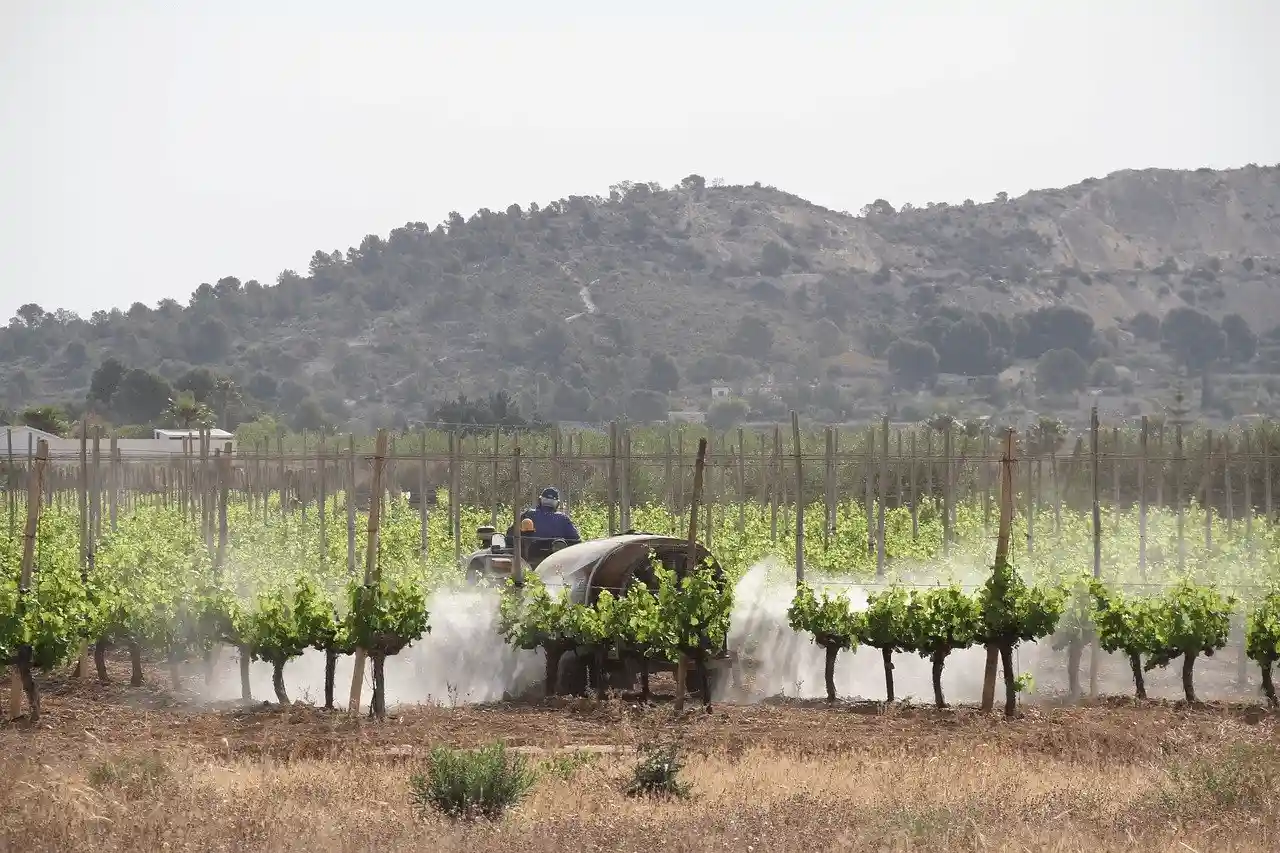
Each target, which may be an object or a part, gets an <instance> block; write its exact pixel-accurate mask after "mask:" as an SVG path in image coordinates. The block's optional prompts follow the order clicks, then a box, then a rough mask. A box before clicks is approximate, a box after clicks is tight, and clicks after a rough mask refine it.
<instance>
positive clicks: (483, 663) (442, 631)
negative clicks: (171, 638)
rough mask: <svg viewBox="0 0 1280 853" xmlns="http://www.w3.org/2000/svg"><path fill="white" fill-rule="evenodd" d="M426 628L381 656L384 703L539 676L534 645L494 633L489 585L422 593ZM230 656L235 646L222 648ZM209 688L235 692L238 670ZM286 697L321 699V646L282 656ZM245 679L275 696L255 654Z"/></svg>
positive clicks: (348, 668) (341, 693) (478, 691)
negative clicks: (517, 644)
mask: <svg viewBox="0 0 1280 853" xmlns="http://www.w3.org/2000/svg"><path fill="white" fill-rule="evenodd" d="M427 609H428V611H429V612H430V613H431V633H429V634H427V635H426V636H425V637H423V638H422V639H420V640H418V641H417V642H416V643H414V644H413V645H412V646H410V647H409V648H407V649H405V650H404V651H402V652H401V653H400V654H398V655H395V656H393V657H390V658H387V664H386V677H387V705H388V706H391V705H446V706H453V705H473V704H479V703H483V702H496V701H500V700H502V698H503V696H504V694H506V695H518V694H520V693H523V692H525V691H527V690H529V689H530V688H531V687H533V686H534V685H535V684H537V683H538V682H539V681H541V679H542V676H543V664H542V660H543V656H542V652H541V651H532V652H531V651H523V650H520V649H516V648H513V647H511V646H509V645H507V643H506V642H505V641H504V640H503V639H502V636H501V635H500V634H499V633H498V593H497V592H496V591H494V590H484V589H465V590H440V591H439V592H437V593H435V594H434V595H432V596H431V598H430V599H429V600H428V606H427ZM223 655H224V657H231V658H234V657H235V655H236V652H235V650H234V649H229V650H224V652H223ZM354 666H355V663H354V659H353V658H352V657H351V656H349V655H348V656H343V657H340V658H338V665H337V670H336V674H335V677H334V704H335V705H338V706H340V707H344V706H345V705H346V704H347V699H348V693H349V691H350V689H351V674H352V668H353V667H354ZM222 673H223V674H222V677H220V678H218V679H217V680H216V681H215V682H214V683H213V684H212V685H211V686H210V690H209V696H208V698H209V699H211V700H213V701H229V700H234V699H238V698H239V697H240V682H239V676H238V675H236V673H235V671H234V667H233V668H231V669H226V668H224V669H223V670H222ZM284 680H285V684H286V685H287V687H288V691H289V698H290V699H293V700H301V701H304V702H308V703H313V704H316V705H319V704H323V701H324V653H323V652H319V651H316V650H315V649H308V650H307V651H306V652H305V653H304V654H303V655H302V656H301V657H298V658H295V659H293V660H291V661H289V662H288V663H287V664H285V668H284ZM249 684H250V687H251V689H252V691H253V696H254V698H255V699H259V700H261V699H271V700H274V697H275V694H274V692H273V691H272V688H271V666H270V665H269V664H266V663H262V662H260V661H254V662H253V663H252V664H250V667H249ZM361 695H362V699H361V701H362V702H364V703H367V702H368V701H369V698H370V697H371V696H372V695H373V671H372V667H369V666H366V667H365V685H364V688H363V691H362V694H361Z"/></svg>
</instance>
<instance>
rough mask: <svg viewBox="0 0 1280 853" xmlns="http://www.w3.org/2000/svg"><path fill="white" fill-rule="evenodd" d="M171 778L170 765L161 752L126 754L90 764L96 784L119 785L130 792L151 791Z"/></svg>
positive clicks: (109, 786) (106, 786)
mask: <svg viewBox="0 0 1280 853" xmlns="http://www.w3.org/2000/svg"><path fill="white" fill-rule="evenodd" d="M168 778H169V767H168V765H166V764H165V762H164V759H162V758H161V757H160V756H158V755H142V756H135V755H123V756H118V757H116V758H111V759H108V760H106V761H100V762H98V763H97V764H94V765H93V766H92V767H91V768H89V774H88V781H89V784H90V785H91V786H92V787H94V788H99V789H101V788H116V789H118V790H120V791H123V792H124V793H125V794H127V795H129V796H135V797H140V796H144V795H147V794H150V793H151V792H152V791H154V790H155V789H156V788H158V787H159V786H160V785H161V784H162V783H163V782H164V781H165V780H167V779H168Z"/></svg>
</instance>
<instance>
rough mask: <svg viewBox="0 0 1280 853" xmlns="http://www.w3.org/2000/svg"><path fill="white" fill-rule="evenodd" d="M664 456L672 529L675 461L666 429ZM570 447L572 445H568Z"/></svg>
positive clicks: (674, 516) (668, 512)
mask: <svg viewBox="0 0 1280 853" xmlns="http://www.w3.org/2000/svg"><path fill="white" fill-rule="evenodd" d="M664 439H665V448H664V449H665V451H666V455H665V456H664V457H663V459H662V483H663V486H664V487H665V488H664V489H663V492H664V495H665V497H666V501H667V515H668V516H669V518H670V521H669V522H668V523H669V524H670V525H671V526H672V528H674V527H675V520H676V514H677V513H676V485H675V479H674V478H675V468H674V463H675V460H674V459H673V458H672V449H671V428H670V427H667V429H666V430H665V432H664ZM570 447H572V445H570Z"/></svg>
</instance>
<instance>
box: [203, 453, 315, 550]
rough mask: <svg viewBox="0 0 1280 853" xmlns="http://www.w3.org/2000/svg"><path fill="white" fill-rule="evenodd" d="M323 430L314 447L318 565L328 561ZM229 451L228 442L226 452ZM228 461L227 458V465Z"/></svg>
mask: <svg viewBox="0 0 1280 853" xmlns="http://www.w3.org/2000/svg"><path fill="white" fill-rule="evenodd" d="M325 439H326V436H325V433H324V432H321V433H320V444H319V446H318V447H317V449H316V476H317V477H319V480H320V482H319V484H318V485H319V487H320V501H319V507H318V509H319V513H318V515H317V519H318V520H319V522H320V565H322V566H323V565H327V564H328V562H329V527H328V524H329V477H328V474H329V448H328V444H327V442H326V440H325ZM230 452H231V445H230V443H228V444H227V453H228V454H229V453H230ZM229 465H230V461H229V460H228V466H229Z"/></svg>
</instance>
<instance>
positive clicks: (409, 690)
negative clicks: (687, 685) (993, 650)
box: [204, 559, 1222, 707]
mask: <svg viewBox="0 0 1280 853" xmlns="http://www.w3.org/2000/svg"><path fill="white" fill-rule="evenodd" d="M985 572H986V569H985V567H983V566H978V565H967V564H964V563H963V562H962V560H957V561H953V562H952V563H951V564H948V565H946V566H939V565H937V564H929V565H921V566H919V567H916V569H915V571H907V572H903V573H901V579H902V580H903V581H904V582H906V583H908V584H916V585H920V586H926V585H932V584H933V583H936V582H937V579H938V578H939V577H943V576H946V577H949V578H954V579H956V580H957V581H958V582H959V583H960V584H961V585H963V586H967V587H969V588H971V589H972V588H973V587H976V586H977V585H979V584H980V583H981V582H982V580H983V577H984V575H985ZM808 580H809V582H810V584H812V585H813V586H814V588H815V589H817V590H819V591H820V592H821V590H823V588H824V587H825V588H826V589H827V590H829V591H830V592H831V593H833V594H834V593H836V592H840V591H843V592H844V593H845V594H846V595H847V596H848V598H849V601H850V604H851V605H852V607H853V608H854V609H861V608H864V607H865V606H866V601H867V594H868V592H869V590H868V589H867V588H865V587H861V586H858V585H856V584H850V583H849V582H848V581H846V580H842V579H839V578H824V577H821V576H817V575H811V576H810V577H809V578H808ZM794 595H795V579H794V575H793V574H792V569H791V568H790V567H789V566H785V565H783V564H782V563H781V562H779V561H777V560H775V559H769V560H765V561H762V562H759V563H756V564H755V565H753V566H752V567H751V568H750V569H749V570H748V571H747V572H746V574H745V575H744V576H743V577H742V579H741V580H740V581H739V582H738V584H737V586H736V587H735V591H734V607H733V612H732V616H731V619H730V630H729V647H730V649H731V650H732V651H734V652H736V653H737V654H738V655H739V657H740V658H742V659H743V660H746V661H750V672H749V674H748V677H747V678H746V679H745V681H744V683H743V685H742V686H741V687H740V688H738V689H734V688H733V687H732V686H731V684H730V680H729V679H727V678H725V679H722V680H721V681H720V682H719V684H720V686H719V687H718V688H717V690H718V695H716V696H714V697H713V698H714V699H715V700H716V701H719V702H732V703H743V704H746V703H751V702H758V701H761V700H764V699H767V698H771V697H778V696H784V697H789V698H797V699H817V698H822V697H825V696H826V683H825V681H824V678H823V667H824V663H825V660H824V654H823V650H822V648H821V647H819V646H817V645H816V644H815V643H814V642H813V640H812V637H810V636H809V635H808V634H807V633H798V632H796V631H793V630H792V629H791V627H790V625H788V624H787V621H788V620H787V609H788V607H790V605H791V600H792V598H793V596H794ZM498 601H499V593H498V592H496V591H494V590H485V589H462V590H440V591H438V592H437V593H435V594H434V595H433V596H432V597H431V598H430V600H429V606H428V609H429V611H430V613H431V633H429V634H428V635H427V636H425V637H423V638H422V639H420V640H419V641H417V642H415V643H414V644H413V645H412V646H411V647H409V648H407V649H405V650H404V651H402V652H401V653H400V654H398V655H395V656H394V657H391V658H388V660H387V664H386V675H387V704H388V706H391V705H409V704H432V705H445V706H453V705H472V704H479V703H485V702H497V701H501V700H502V699H503V698H504V697H512V696H520V695H525V694H528V693H529V692H531V691H533V692H537V691H538V690H540V685H541V681H542V678H543V672H544V669H543V660H544V658H543V653H542V652H541V650H536V651H523V650H519V649H515V648H512V647H511V646H509V645H507V644H506V642H505V641H504V640H503V639H502V637H501V635H500V634H499V633H498ZM1014 654H1015V669H1016V671H1017V672H1018V673H1030V674H1031V675H1032V676H1033V683H1035V682H1038V681H1040V676H1041V675H1042V674H1045V675H1047V674H1049V673H1050V672H1052V673H1053V678H1054V681H1055V682H1057V681H1061V682H1063V685H1062V686H1065V668H1064V665H1063V658H1064V654H1062V653H1055V652H1053V651H1052V649H1051V644H1050V642H1049V641H1048V640H1045V641H1043V642H1041V643H1024V644H1022V645H1021V646H1019V647H1018V648H1017V649H1016V650H1015V653H1014ZM235 656H236V652H235V650H234V649H223V650H222V654H221V658H222V660H224V661H228V662H232V663H231V664H230V665H229V666H222V667H220V668H219V673H218V677H217V678H215V680H214V682H213V683H212V684H211V685H210V686H209V688H208V689H207V690H205V691H204V698H206V699H207V700H209V701H214V702H226V701H234V700H236V699H238V698H239V697H240V682H239V676H238V674H237V672H236V667H235V665H234V663H233V661H234V659H235ZM1100 657H1101V659H1100V663H1101V664H1102V668H1101V678H1100V680H1099V686H1100V687H1101V691H1102V692H1103V693H1110V694H1119V695H1125V694H1131V692H1132V683H1131V681H1130V679H1129V675H1128V662H1127V661H1126V660H1124V659H1123V658H1122V657H1120V656H1118V655H1107V654H1103V655H1101V656H1100ZM1085 658H1086V660H1085V663H1084V667H1085V668H1087V666H1088V655H1087V654H1086V656H1085ZM324 662H325V661H324V654H323V653H322V652H318V651H315V650H308V651H307V652H306V653H304V654H303V655H302V656H301V657H299V658H295V659H294V660H291V661H290V662H289V663H288V664H286V666H285V668H284V678H285V684H286V685H287V688H288V692H289V696H290V698H291V699H293V700H301V701H304V702H308V703H313V704H317V705H318V704H321V703H322V702H323V697H324ZM985 662H986V652H985V650H984V649H982V648H980V647H978V648H969V649H964V650H961V651H956V652H952V653H951V655H949V656H948V657H947V662H946V667H945V669H944V670H943V675H942V687H943V693H944V695H945V697H946V700H947V701H948V702H949V703H973V702H977V701H979V700H980V699H981V693H982V679H983V669H984V667H985ZM893 663H894V689H895V693H896V694H897V698H898V699H899V700H910V701H913V702H917V703H930V702H932V701H933V686H932V680H931V673H930V664H929V661H928V660H927V659H925V658H921V657H920V656H919V655H916V654H910V653H903V654H896V655H894V656H893ZM353 666H354V663H353V659H352V658H351V657H350V656H344V657H341V658H339V659H338V665H337V670H336V676H335V681H334V685H335V689H334V701H335V704H336V705H338V706H339V707H345V705H346V704H347V700H348V694H349V691H350V686H351V673H352V668H353ZM1177 669H1178V668H1177V667H1170V668H1167V669H1165V670H1157V671H1155V672H1152V673H1149V674H1148V676H1147V691H1148V695H1150V696H1151V697H1152V698H1179V697H1180V696H1181V682H1180V680H1179V676H1178V672H1177ZM1082 677H1087V673H1086V672H1084V671H1082ZM249 681H250V686H251V688H252V691H253V695H254V698H255V699H258V700H263V699H274V691H273V690H272V687H271V667H270V665H268V664H265V663H262V662H258V661H255V662H253V663H252V664H251V665H250V669H249ZM835 686H836V692H837V693H838V695H839V696H840V697H841V698H842V699H851V700H856V699H870V700H882V699H884V698H885V693H884V691H885V684H884V668H883V661H882V658H881V655H880V651H879V650H878V649H872V648H859V649H857V650H856V651H854V652H852V653H851V652H847V651H845V652H841V653H840V654H839V656H838V657H837V659H836V669H835ZM1000 690H1003V688H1000ZM372 691H373V686H372V669H371V668H370V667H366V670H365V686H364V688H363V691H362V697H363V699H362V701H363V702H365V703H367V702H368V701H369V698H370V697H371V696H372ZM1055 692H1057V691H1055ZM1202 692H1203V693H1204V694H1205V698H1211V697H1213V696H1214V695H1215V694H1218V693H1220V692H1222V690H1221V689H1215V686H1211V685H1209V684H1204V687H1203V690H1202ZM1037 694H1039V695H1037ZM1043 696H1044V693H1043V691H1040V690H1036V691H1035V692H1032V693H1030V694H1024V695H1023V696H1022V697H1021V701H1026V702H1035V701H1037V698H1043Z"/></svg>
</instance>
